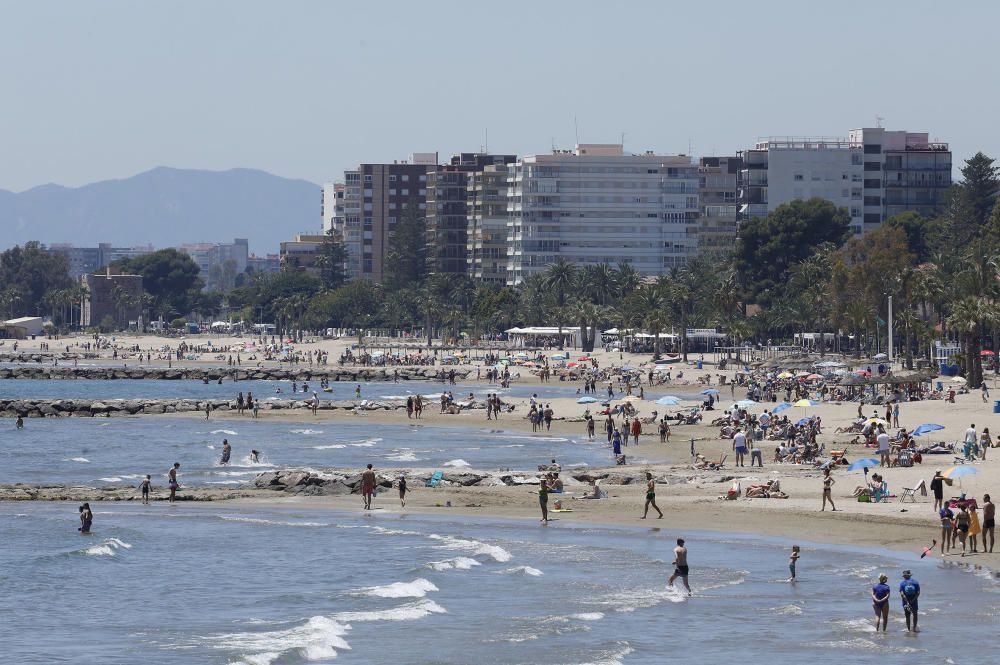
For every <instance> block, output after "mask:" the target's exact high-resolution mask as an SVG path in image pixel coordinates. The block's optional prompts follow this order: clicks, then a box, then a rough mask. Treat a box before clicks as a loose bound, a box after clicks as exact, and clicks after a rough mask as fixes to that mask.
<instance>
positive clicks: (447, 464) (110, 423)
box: [0, 411, 653, 486]
mask: <svg viewBox="0 0 1000 665" xmlns="http://www.w3.org/2000/svg"><path fill="white" fill-rule="evenodd" d="M485 413H486V412H485V411H483V412H482V414H483V420H482V426H481V427H469V426H464V427H442V426H435V425H424V424H421V423H422V421H417V420H413V421H408V422H407V423H406V424H384V423H377V422H372V421H369V420H368V419H367V417H366V416H364V415H354V414H351V413H348V412H338V414H342V415H335V416H334V417H333V418H332V419H330V420H318V421H315V422H312V421H305V422H290V421H277V420H268V419H266V418H261V419H257V420H254V419H252V418H250V417H249V415H247V416H245V417H244V418H241V419H211V420H207V421H206V420H205V419H204V418H203V417H199V416H198V415H197V414H191V415H182V416H127V417H124V416H123V417H115V418H100V417H98V418H33V419H28V420H26V421H25V426H24V429H22V430H15V429H14V428H13V427H12V426H11V427H10V428H9V429H6V430H5V431H4V432H3V434H0V483H5V484H7V483H34V484H38V483H56V484H71V485H85V486H101V485H112V486H135V485H137V484H138V483H139V480H140V479H141V478H143V477H145V475H146V474H150V475H151V476H152V477H153V482H154V484H160V485H162V484H164V482H165V476H166V473H167V470H168V469H169V468H170V467H171V466H173V464H174V462H180V464H181V468H180V482H181V484H182V485H185V486H227V485H230V486H236V485H240V484H243V483H246V482H248V481H251V480H253V478H254V477H255V476H256V475H257V474H260V473H263V472H265V471H273V470H276V469H288V468H296V469H301V468H310V469H324V468H347V469H350V468H355V469H358V470H360V469H363V468H364V467H365V465H367V464H373V465H375V468H376V470H390V469H405V468H410V469H412V468H423V469H427V468H432V469H437V470H441V471H461V470H462V469H467V468H472V469H477V470H482V471H499V470H501V469H503V470H507V469H510V470H511V471H521V472H525V473H531V474H532V475H533V474H534V472H536V471H537V470H538V465H539V464H547V463H549V462H550V461H551V460H553V459H555V460H557V461H558V463H559V464H560V465H562V467H563V468H564V469H566V470H567V471H572V470H574V469H586V468H587V467H590V466H607V465H609V464H611V463H612V461H613V456H612V454H611V450H610V448H608V446H607V440H606V438H600V437H598V438H596V439H594V440H589V439H588V438H587V436H586V433H585V432H584V425H583V423H579V424H577V425H576V426H575V427H576V428H577V429H578V432H579V434H578V435H576V436H572V435H567V434H563V433H559V434H556V433H554V432H553V433H547V432H539V433H532V432H530V431H528V432H525V431H523V430H513V429H511V430H506V429H504V426H503V420H501V421H500V423H498V424H496V425H493V424H492V423H493V422H495V421H487V420H486V418H485ZM442 417H443V416H442ZM504 417H505V416H501V418H504ZM506 417H509V418H514V417H516V416H506ZM372 418H374V417H372ZM423 422H426V421H423ZM463 422H465V421H463ZM223 440H228V441H229V443H230V445H231V446H232V454H231V457H230V463H229V464H228V465H226V466H223V465H221V464H220V458H221V455H222V442H223ZM645 449H648V450H649V451H650V453H652V452H653V448H652V447H651V446H642V445H640V446H630V447H629V448H628V451H629V455H630V458H632V459H633V460H635V463H640V462H641V461H642V460H643V457H642V451H643V450H645ZM251 450H257V451H259V455H258V458H259V462H253V461H252V460H251V458H250V451H251Z"/></svg>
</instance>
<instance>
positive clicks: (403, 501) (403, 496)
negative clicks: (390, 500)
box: [399, 476, 406, 508]
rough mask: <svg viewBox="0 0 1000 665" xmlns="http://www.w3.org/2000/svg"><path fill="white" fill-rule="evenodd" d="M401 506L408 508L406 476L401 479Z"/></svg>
mask: <svg viewBox="0 0 1000 665" xmlns="http://www.w3.org/2000/svg"><path fill="white" fill-rule="evenodd" d="M399 505H400V507H402V508H406V476H400V477H399Z"/></svg>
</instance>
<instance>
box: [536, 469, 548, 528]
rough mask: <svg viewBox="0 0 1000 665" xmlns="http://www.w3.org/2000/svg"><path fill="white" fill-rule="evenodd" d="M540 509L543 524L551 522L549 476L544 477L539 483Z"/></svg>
mask: <svg viewBox="0 0 1000 665" xmlns="http://www.w3.org/2000/svg"><path fill="white" fill-rule="evenodd" d="M538 507H539V508H541V509H542V519H541V521H542V522H545V523H548V521H549V474H545V475H544V476H542V478H541V480H540V481H539V483H538Z"/></svg>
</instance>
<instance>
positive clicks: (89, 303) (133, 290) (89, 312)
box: [81, 267, 143, 328]
mask: <svg viewBox="0 0 1000 665" xmlns="http://www.w3.org/2000/svg"><path fill="white" fill-rule="evenodd" d="M81 281H82V282H83V286H84V287H85V289H86V290H85V295H84V298H83V312H82V316H81V324H82V325H83V326H84V327H90V326H104V325H106V324H107V323H108V322H110V323H112V324H113V326H117V327H120V328H125V327H127V326H128V325H129V323H131V322H132V321H136V322H138V321H139V320H140V317H141V316H142V306H143V302H142V296H143V290H142V275H122V274H119V273H116V272H115V270H114V269H113V268H110V267H107V268H105V269H104V272H101V273H98V274H92V273H91V274H87V275H84V276H83V279H82V280H81Z"/></svg>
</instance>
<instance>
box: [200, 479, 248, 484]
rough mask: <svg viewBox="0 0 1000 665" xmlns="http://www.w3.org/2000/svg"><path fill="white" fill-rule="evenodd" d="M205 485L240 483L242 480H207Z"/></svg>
mask: <svg viewBox="0 0 1000 665" xmlns="http://www.w3.org/2000/svg"><path fill="white" fill-rule="evenodd" d="M205 484H206V485H242V484H243V481H242V480H209V481H207V482H206V483H205Z"/></svg>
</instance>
